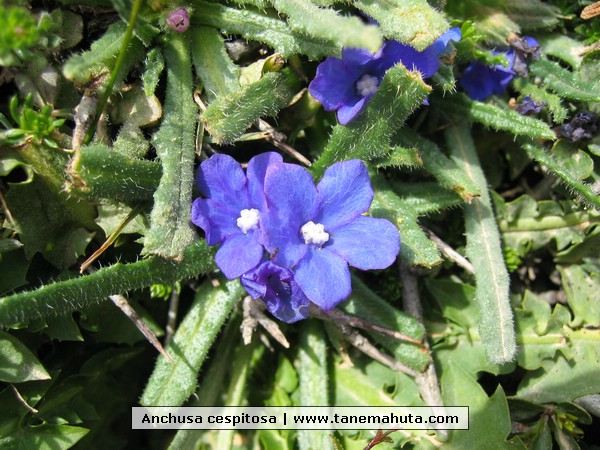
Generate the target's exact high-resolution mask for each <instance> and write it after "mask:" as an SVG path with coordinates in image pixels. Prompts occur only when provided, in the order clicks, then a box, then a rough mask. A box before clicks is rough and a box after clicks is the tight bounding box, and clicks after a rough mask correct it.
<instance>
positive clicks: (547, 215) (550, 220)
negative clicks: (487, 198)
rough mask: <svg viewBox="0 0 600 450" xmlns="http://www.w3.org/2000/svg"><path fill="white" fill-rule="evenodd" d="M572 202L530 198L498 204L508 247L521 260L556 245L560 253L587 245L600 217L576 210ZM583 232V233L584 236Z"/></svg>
mask: <svg viewBox="0 0 600 450" xmlns="http://www.w3.org/2000/svg"><path fill="white" fill-rule="evenodd" d="M574 206H575V205H573V204H572V203H571V202H566V201H563V202H555V201H551V200H541V201H539V202H536V201H535V200H534V199H533V198H532V197H530V196H528V195H522V196H521V197H519V198H517V199H516V200H513V201H512V202H509V203H504V202H503V201H502V202H500V201H498V202H497V207H496V211H497V215H498V226H499V228H500V231H502V237H503V239H504V245H505V246H506V247H509V248H513V249H516V250H517V251H518V252H519V255H520V256H526V255H527V254H528V253H530V252H532V251H536V250H539V249H540V248H542V247H544V246H546V245H547V244H548V243H549V242H550V241H552V240H555V241H556V248H557V250H564V249H566V248H567V247H568V246H569V245H571V244H578V243H581V242H583V241H584V236H585V235H584V233H587V232H588V231H590V227H593V226H594V224H596V223H598V222H600V213H596V212H595V211H594V210H584V209H579V208H575V207H574ZM582 231H583V233H582Z"/></svg>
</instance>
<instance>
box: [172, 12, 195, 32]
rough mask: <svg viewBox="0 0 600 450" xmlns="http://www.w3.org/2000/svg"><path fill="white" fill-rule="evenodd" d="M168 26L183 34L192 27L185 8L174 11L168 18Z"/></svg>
mask: <svg viewBox="0 0 600 450" xmlns="http://www.w3.org/2000/svg"><path fill="white" fill-rule="evenodd" d="M167 26H168V27H169V28H171V29H172V30H175V31H177V32H179V33H183V32H184V31H185V30H187V29H188V27H189V26H190V16H189V14H188V12H187V11H186V9H185V8H179V9H178V10H177V11H173V12H172V13H170V14H169V17H167Z"/></svg>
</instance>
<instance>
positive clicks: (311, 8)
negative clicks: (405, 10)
mask: <svg viewBox="0 0 600 450" xmlns="http://www.w3.org/2000/svg"><path fill="white" fill-rule="evenodd" d="M270 1H271V3H272V4H273V6H274V7H275V9H277V11H279V12H280V13H281V14H284V15H285V16H287V17H286V20H287V22H288V24H289V25H290V28H291V29H292V30H294V31H297V32H298V33H302V34H304V35H306V36H312V37H315V38H318V39H322V40H324V41H332V42H335V43H336V44H340V45H341V46H342V47H360V48H366V49H368V50H370V51H371V52H376V51H377V50H379V47H381V34H380V32H379V28H378V27H377V26H375V25H365V24H364V23H363V22H362V21H361V20H360V19H359V18H358V17H352V16H350V17H344V16H341V15H339V14H338V13H337V12H335V11H334V10H333V9H329V8H319V7H317V6H315V5H313V4H311V2H309V1H306V0H270Z"/></svg>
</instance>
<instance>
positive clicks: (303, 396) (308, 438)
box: [298, 319, 332, 450]
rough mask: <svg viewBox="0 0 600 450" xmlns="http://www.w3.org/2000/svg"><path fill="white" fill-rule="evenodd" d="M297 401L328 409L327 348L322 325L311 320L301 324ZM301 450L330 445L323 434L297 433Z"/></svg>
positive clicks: (323, 431)
mask: <svg viewBox="0 0 600 450" xmlns="http://www.w3.org/2000/svg"><path fill="white" fill-rule="evenodd" d="M298 375H299V378H300V379H299V382H300V383H299V387H298V390H299V398H298V405H301V406H328V405H330V404H331V402H330V398H329V388H328V385H329V371H328V365H327V344H326V340H325V334H324V333H323V330H322V328H321V324H320V323H319V322H318V321H317V320H314V319H310V320H307V321H306V322H304V323H303V324H302V328H301V335H300V345H299V348H298ZM298 446H299V447H300V450H311V449H316V448H318V449H324V450H326V449H331V448H332V444H331V440H330V439H329V436H328V432H327V431H326V430H299V431H298Z"/></svg>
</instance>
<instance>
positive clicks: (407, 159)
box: [374, 146, 423, 168]
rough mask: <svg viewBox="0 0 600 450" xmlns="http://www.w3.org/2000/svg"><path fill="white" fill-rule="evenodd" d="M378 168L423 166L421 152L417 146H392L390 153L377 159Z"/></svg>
mask: <svg viewBox="0 0 600 450" xmlns="http://www.w3.org/2000/svg"><path fill="white" fill-rule="evenodd" d="M374 162H375V165H376V166H377V167H378V168H385V167H423V159H422V158H421V152H420V151H419V150H418V149H417V148H407V147H398V146H394V147H392V149H391V151H390V152H389V154H387V155H386V156H384V157H382V158H378V159H376V160H375V161H374Z"/></svg>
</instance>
